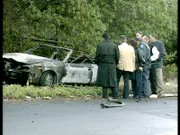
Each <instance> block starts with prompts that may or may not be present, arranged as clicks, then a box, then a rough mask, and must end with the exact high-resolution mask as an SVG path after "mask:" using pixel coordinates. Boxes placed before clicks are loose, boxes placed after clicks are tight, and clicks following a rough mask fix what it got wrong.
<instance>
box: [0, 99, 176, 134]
mask: <svg viewBox="0 0 180 135" xmlns="http://www.w3.org/2000/svg"><path fill="white" fill-rule="evenodd" d="M122 101H123V102H124V103H125V106H123V107H117V108H104V109H102V108H101V107H100V104H101V103H102V102H105V100H103V99H91V100H83V99H81V100H43V101H42V100H34V101H33V100H32V101H4V102H3V135H177V98H175V97H171V98H159V99H142V100H141V101H139V102H137V100H136V99H133V98H130V99H122Z"/></svg>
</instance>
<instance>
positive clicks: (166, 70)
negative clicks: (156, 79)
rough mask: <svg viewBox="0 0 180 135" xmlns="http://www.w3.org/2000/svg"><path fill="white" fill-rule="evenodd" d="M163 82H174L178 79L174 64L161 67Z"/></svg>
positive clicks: (176, 68)
mask: <svg viewBox="0 0 180 135" xmlns="http://www.w3.org/2000/svg"><path fill="white" fill-rule="evenodd" d="M163 77H164V78H163V79H164V81H166V82H167V81H169V80H174V79H177V78H178V67H177V65H176V64H175V63H174V64H169V65H166V66H164V67H163Z"/></svg>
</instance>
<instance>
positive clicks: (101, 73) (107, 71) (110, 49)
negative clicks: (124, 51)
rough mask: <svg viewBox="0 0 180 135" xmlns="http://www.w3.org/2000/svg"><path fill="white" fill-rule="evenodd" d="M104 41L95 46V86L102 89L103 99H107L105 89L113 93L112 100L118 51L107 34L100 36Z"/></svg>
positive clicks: (115, 97) (114, 93)
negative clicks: (96, 69) (96, 68)
mask: <svg viewBox="0 0 180 135" xmlns="http://www.w3.org/2000/svg"><path fill="white" fill-rule="evenodd" d="M102 37H103V38H104V41H103V42H102V43H100V44H99V45H98V46H97V49H96V56H95V61H96V64H98V72H97V80H96V84H97V85H99V86H101V87H102V93H103V98H108V95H107V88H111V89H112V91H113V97H114V99H117V98H118V94H117V87H116V86H117V76H116V65H117V63H118V60H119V50H118V48H117V45H115V44H114V43H113V42H111V40H110V36H109V34H108V33H104V34H103V35H102Z"/></svg>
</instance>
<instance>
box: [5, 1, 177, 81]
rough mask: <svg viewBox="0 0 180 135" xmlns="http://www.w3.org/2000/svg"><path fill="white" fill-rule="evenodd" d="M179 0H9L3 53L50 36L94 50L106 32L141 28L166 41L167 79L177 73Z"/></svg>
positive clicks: (113, 36)
mask: <svg viewBox="0 0 180 135" xmlns="http://www.w3.org/2000/svg"><path fill="white" fill-rule="evenodd" d="M177 7H178V3H177V0H103V1H102V0H4V1H3V53H6V52H23V51H25V50H27V49H29V48H31V47H33V46H35V45H37V44H40V43H43V42H46V43H48V44H53V45H56V46H63V47H67V48H71V49H73V50H76V51H83V52H84V53H86V54H88V55H89V56H90V57H94V56H95V50H96V47H97V44H98V43H99V42H101V41H102V40H103V39H102V34H103V33H104V32H108V33H109V34H110V36H111V39H112V41H113V42H114V43H117V44H118V43H119V36H120V35H122V34H123V35H126V36H127V37H128V39H130V38H134V37H135V33H136V32H137V31H142V32H143V34H144V35H147V36H149V35H150V34H151V33H156V34H157V35H158V39H159V40H162V41H163V43H164V44H165V47H166V51H167V56H166V57H165V59H164V69H163V74H164V79H165V80H168V79H174V78H177V26H178V25H177V24H178V19H177Z"/></svg>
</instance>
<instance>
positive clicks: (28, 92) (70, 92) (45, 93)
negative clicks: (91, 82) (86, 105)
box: [3, 85, 101, 99]
mask: <svg viewBox="0 0 180 135" xmlns="http://www.w3.org/2000/svg"><path fill="white" fill-rule="evenodd" d="M87 95H88V96H91V97H97V96H101V88H100V87H96V86H71V85H69V86H65V85H58V86H53V87H36V86H33V85H31V86H24V87H22V86H20V85H4V86H3V99H26V96H29V97H31V98H36V97H40V98H44V97H51V98H53V99H54V98H71V97H74V98H82V97H85V96H87Z"/></svg>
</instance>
